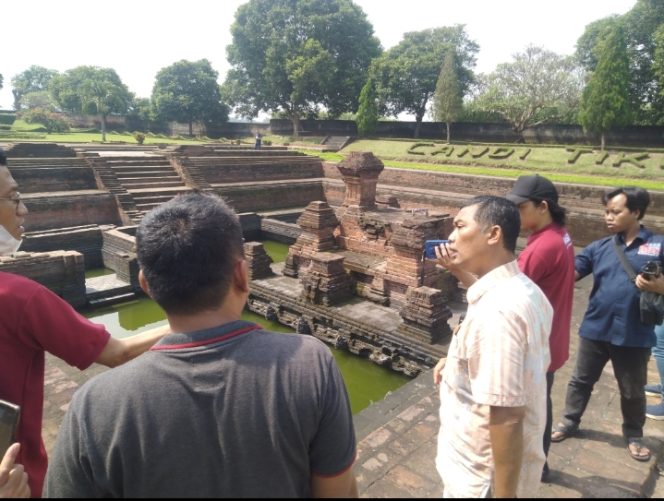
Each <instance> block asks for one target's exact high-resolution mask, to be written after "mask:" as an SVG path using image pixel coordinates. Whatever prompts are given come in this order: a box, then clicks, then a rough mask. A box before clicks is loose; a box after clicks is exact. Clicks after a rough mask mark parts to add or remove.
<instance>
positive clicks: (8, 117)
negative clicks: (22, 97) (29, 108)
mask: <svg viewBox="0 0 664 501" xmlns="http://www.w3.org/2000/svg"><path fill="white" fill-rule="evenodd" d="M15 120H16V113H0V124H2V125H9V126H10V127H11V126H12V124H13V123H14V121H15Z"/></svg>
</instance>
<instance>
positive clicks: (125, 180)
mask: <svg viewBox="0 0 664 501" xmlns="http://www.w3.org/2000/svg"><path fill="white" fill-rule="evenodd" d="M118 181H119V182H121V183H122V184H126V185H130V184H136V183H159V182H164V183H172V182H177V183H179V184H183V181H182V179H181V178H180V176H176V175H170V176H143V177H119V178H118Z"/></svg>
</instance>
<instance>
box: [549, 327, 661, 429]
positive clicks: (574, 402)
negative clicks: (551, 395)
mask: <svg viewBox="0 0 664 501" xmlns="http://www.w3.org/2000/svg"><path fill="white" fill-rule="evenodd" d="M649 359H650V348H634V347H629V346H614V345H612V344H610V343H607V342H605V341H594V340H590V339H586V338H583V337H582V338H579V347H578V350H577V358H576V368H575V369H574V374H573V375H572V379H570V382H569V384H568V385H567V397H566V399H565V413H564V415H563V418H562V419H561V421H560V422H561V423H562V424H563V425H565V426H566V427H567V428H568V429H570V430H576V429H577V428H578V427H579V423H580V422H581V416H583V413H584V412H585V410H586V406H587V405H588V401H589V400H590V395H591V393H592V391H593V387H594V386H595V383H596V382H597V381H598V380H599V378H600V376H601V375H602V370H603V369H604V366H605V365H606V364H607V362H608V361H609V360H610V361H611V364H612V365H613V373H614V375H615V377H616V381H617V382H618V388H619V390H620V410H621V411H622V416H623V425H622V432H623V436H624V437H625V438H640V437H642V436H643V425H644V424H645V421H646V394H645V391H644V389H643V387H644V386H645V384H646V382H647V369H648V360H649Z"/></svg>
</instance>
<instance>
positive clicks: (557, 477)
mask: <svg viewBox="0 0 664 501" xmlns="http://www.w3.org/2000/svg"><path fill="white" fill-rule="evenodd" d="M591 286H592V278H590V277H587V278H585V279H583V280H581V281H579V282H577V284H576V287H575V292H574V293H575V301H574V312H573V318H572V336H571V337H572V342H571V346H570V359H569V360H568V362H567V363H566V364H565V366H564V367H563V368H561V369H560V370H559V371H557V372H556V379H555V382H554V386H553V394H552V397H553V398H552V399H553V409H554V424H555V423H556V422H557V420H558V419H559V417H560V415H561V413H562V410H563V407H564V401H565V392H566V390H567V382H568V381H569V379H570V377H571V375H572V370H573V368H574V363H575V361H576V347H577V343H578V336H577V332H578V327H579V324H580V322H581V319H582V318H583V313H584V312H585V310H586V307H587V304H588V294H589V292H590V288H591ZM658 377H659V376H658V374H657V371H656V367H655V362H654V360H653V359H651V361H650V364H649V367H648V380H649V381H652V382H657V381H658ZM656 402H657V399H656V398H651V397H648V403H656ZM439 405H440V400H439V397H438V392H437V389H436V388H434V385H433V381H432V374H431V371H428V372H427V373H425V374H422V375H421V376H420V377H418V378H417V379H416V380H414V381H411V382H410V383H408V384H407V385H405V386H403V387H401V388H400V389H399V390H397V391H395V392H394V393H393V394H391V395H389V396H388V397H386V398H385V399H384V400H383V401H382V402H379V403H377V404H375V405H373V406H371V407H369V408H368V409H365V410H364V411H362V412H361V413H359V414H358V415H356V416H355V424H356V431H357V435H358V440H359V456H358V460H357V462H356V465H355V472H356V475H357V478H358V483H359V488H360V495H361V497H424V498H428V497H440V496H441V494H442V483H441V480H440V477H439V475H438V473H437V471H436V468H435V465H434V458H435V455H436V441H437V434H438V429H439V420H438V408H439ZM621 423H622V417H621V413H620V394H619V392H618V387H617V384H616V382H615V378H614V376H613V370H612V368H611V364H608V365H607V367H606V368H605V370H604V373H603V375H602V377H601V379H600V381H599V382H598V384H597V385H596V386H595V389H594V391H593V395H592V398H591V400H590V403H589V405H588V408H587V410H586V412H585V414H584V417H583V421H582V423H581V427H580V431H579V434H578V435H577V436H576V437H573V438H569V439H567V440H565V441H564V442H561V443H554V444H551V450H550V452H549V466H550V468H551V474H550V479H549V480H550V481H549V482H548V483H543V484H541V487H540V491H539V497H547V498H549V497H551V498H556V497H557V498H576V497H597V498H605V497H609V498H631V497H661V496H664V482H660V483H658V482H657V480H658V479H659V478H660V476H659V471H660V469H661V470H664V421H653V420H651V419H646V426H645V429H644V435H645V443H646V444H647V445H648V446H649V447H650V449H651V451H652V452H653V457H652V459H651V460H650V461H649V462H647V463H643V462H638V461H635V460H633V459H632V458H630V457H629V455H628V453H627V448H626V446H625V445H624V442H623V439H622V433H621ZM660 462H661V463H663V464H662V465H661V468H660V467H659V466H658V463H660Z"/></svg>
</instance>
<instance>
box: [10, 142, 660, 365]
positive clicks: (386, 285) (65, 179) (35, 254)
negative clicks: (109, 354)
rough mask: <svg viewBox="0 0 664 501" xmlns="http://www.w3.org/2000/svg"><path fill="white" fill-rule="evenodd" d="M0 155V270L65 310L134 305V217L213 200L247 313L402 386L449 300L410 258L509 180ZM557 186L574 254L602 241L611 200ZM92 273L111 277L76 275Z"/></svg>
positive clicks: (366, 156) (452, 286) (190, 156)
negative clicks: (12, 247)
mask: <svg viewBox="0 0 664 501" xmlns="http://www.w3.org/2000/svg"><path fill="white" fill-rule="evenodd" d="M2 146H3V147H4V148H5V150H6V151H7V155H8V158H9V165H10V169H11V171H12V174H13V176H14V178H15V179H16V180H17V181H18V183H19V185H20V191H21V194H22V198H23V200H24V201H25V204H26V206H27V208H28V209H29V211H30V214H29V216H28V218H27V219H26V223H25V226H26V234H25V238H24V241H23V246H22V248H21V250H22V251H24V252H22V253H20V255H17V256H16V257H15V258H5V259H0V269H1V270H3V271H10V272H12V273H17V274H23V275H26V276H29V277H31V278H33V279H34V280H36V281H38V282H40V283H43V284H44V285H46V286H47V287H49V288H50V289H52V290H54V291H55V292H56V293H57V294H59V295H61V296H62V297H64V298H66V299H67V300H68V301H69V302H70V303H72V304H73V305H75V306H76V307H77V308H79V307H80V308H83V307H86V306H90V305H94V306H99V305H100V304H105V303H108V302H116V301H123V300H127V299H131V298H132V297H133V296H135V295H136V294H141V292H140V290H139V288H138V285H137V280H136V273H137V269H138V267H137V264H136V256H135V246H134V237H133V235H134V231H135V227H136V224H137V223H138V222H139V221H140V219H141V218H142V217H143V215H144V214H145V213H146V212H147V211H148V210H150V209H151V208H153V207H156V206H157V205H159V204H161V203H163V202H164V201H167V200H169V199H170V198H172V197H173V196H175V195H177V194H178V193H184V192H187V191H190V190H193V189H196V190H201V191H206V192H211V193H215V194H217V195H219V196H221V197H223V198H224V199H225V200H226V201H227V202H228V203H229V205H230V206H232V207H233V208H234V209H235V211H236V212H237V213H238V214H239V216H240V222H241V224H242V228H243V232H244V238H245V240H246V241H247V242H248V245H247V246H245V252H246V255H247V259H248V260H249V262H250V263H251V265H250V273H251V277H252V282H251V295H250V297H249V302H248V307H249V308H250V309H251V310H253V311H255V312H257V313H259V314H261V315H263V316H265V318H268V319H270V320H278V321H279V322H281V323H283V324H285V325H289V326H291V327H292V328H294V329H295V330H296V331H297V332H300V333H302V334H308V335H314V336H316V337H318V338H319V339H322V340H324V341H325V342H328V343H330V344H333V345H335V346H337V347H340V348H344V349H347V350H348V351H350V352H351V353H354V354H357V355H360V356H362V357H366V358H369V359H371V360H373V361H375V362H377V363H381V364H385V365H389V366H390V367H391V368H393V369H394V370H398V371H401V372H403V373H406V374H410V375H415V374H417V373H418V372H419V371H421V370H422V368H426V367H431V366H432V365H433V364H434V363H435V361H436V360H437V359H438V357H440V356H441V355H444V354H445V352H446V347H447V339H448V337H447V335H448V333H449V325H451V324H454V322H455V320H456V319H455V318H454V317H452V318H450V317H449V315H450V313H449V310H448V308H447V305H450V304H451V303H450V301H453V300H458V299H459V297H458V296H459V295H460V294H459V292H460V291H459V289H458V288H457V285H456V281H455V280H454V279H453V277H451V276H450V275H449V274H448V273H445V272H444V271H443V270H441V269H439V268H437V267H436V266H435V265H434V264H433V263H432V262H430V261H422V259H421V257H422V246H423V242H424V241H425V240H426V239H430V238H445V237H446V236H447V235H448V234H449V232H450V230H451V216H452V215H454V214H456V212H457V211H458V209H459V207H461V206H462V205H463V204H464V203H465V202H466V201H467V200H468V199H469V198H471V197H473V196H475V195H481V194H492V195H504V194H505V193H507V192H508V191H509V189H510V188H511V186H512V184H513V180H512V179H506V178H498V177H491V176H475V175H464V174H451V173H447V172H433V171H425V170H410V169H396V168H387V169H386V168H384V166H383V164H382V162H381V161H380V160H379V159H377V158H376V157H374V156H373V155H372V154H370V153H351V154H350V155H349V156H348V157H346V158H345V160H343V161H342V162H340V163H338V164H337V163H333V162H325V161H321V160H320V159H319V158H317V157H315V156H308V155H304V154H302V153H299V152H295V151H291V150H288V148H286V147H285V146H270V147H264V148H262V149H261V150H253V149H250V148H247V147H241V146H236V145H229V144H214V143H211V144H205V145H198V146H166V147H165V146H156V145H114V144H104V145H101V144H86V145H81V144H77V145H62V144H53V143H29V144H28V143H17V144H3V145H2ZM556 184H557V188H558V191H559V193H560V203H561V205H562V206H563V207H565V208H566V209H567V211H568V212H567V214H568V230H569V232H570V235H571V236H572V238H573V240H574V243H575V244H576V245H579V246H583V245H586V244H588V243H589V242H591V241H592V240H595V239H597V238H600V237H602V236H604V235H605V234H606V228H605V225H604V220H603V214H604V207H603V206H602V204H601V196H602V194H604V193H605V192H606V191H607V189H608V188H605V187H597V186H592V187H591V186H583V185H573V184H562V183H556ZM649 192H650V195H651V200H652V202H651V205H650V207H649V208H648V214H647V215H646V218H645V221H644V224H646V225H647V226H648V227H649V228H650V229H652V230H653V231H655V232H658V233H664V190H659V191H658V190H649ZM253 240H276V241H279V242H283V243H286V244H289V245H292V246H291V248H290V250H289V254H288V257H287V259H286V262H285V263H271V262H270V259H269V256H268V255H267V254H266V253H265V250H264V248H263V246H262V244H260V243H258V242H252V241H253ZM102 267H105V268H109V269H111V270H112V271H113V272H114V273H113V274H112V275H110V276H101V277H96V278H88V279H86V278H85V276H84V272H85V270H91V269H97V268H102ZM461 306H463V305H461ZM457 310H458V308H457V309H456V310H454V311H457Z"/></svg>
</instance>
